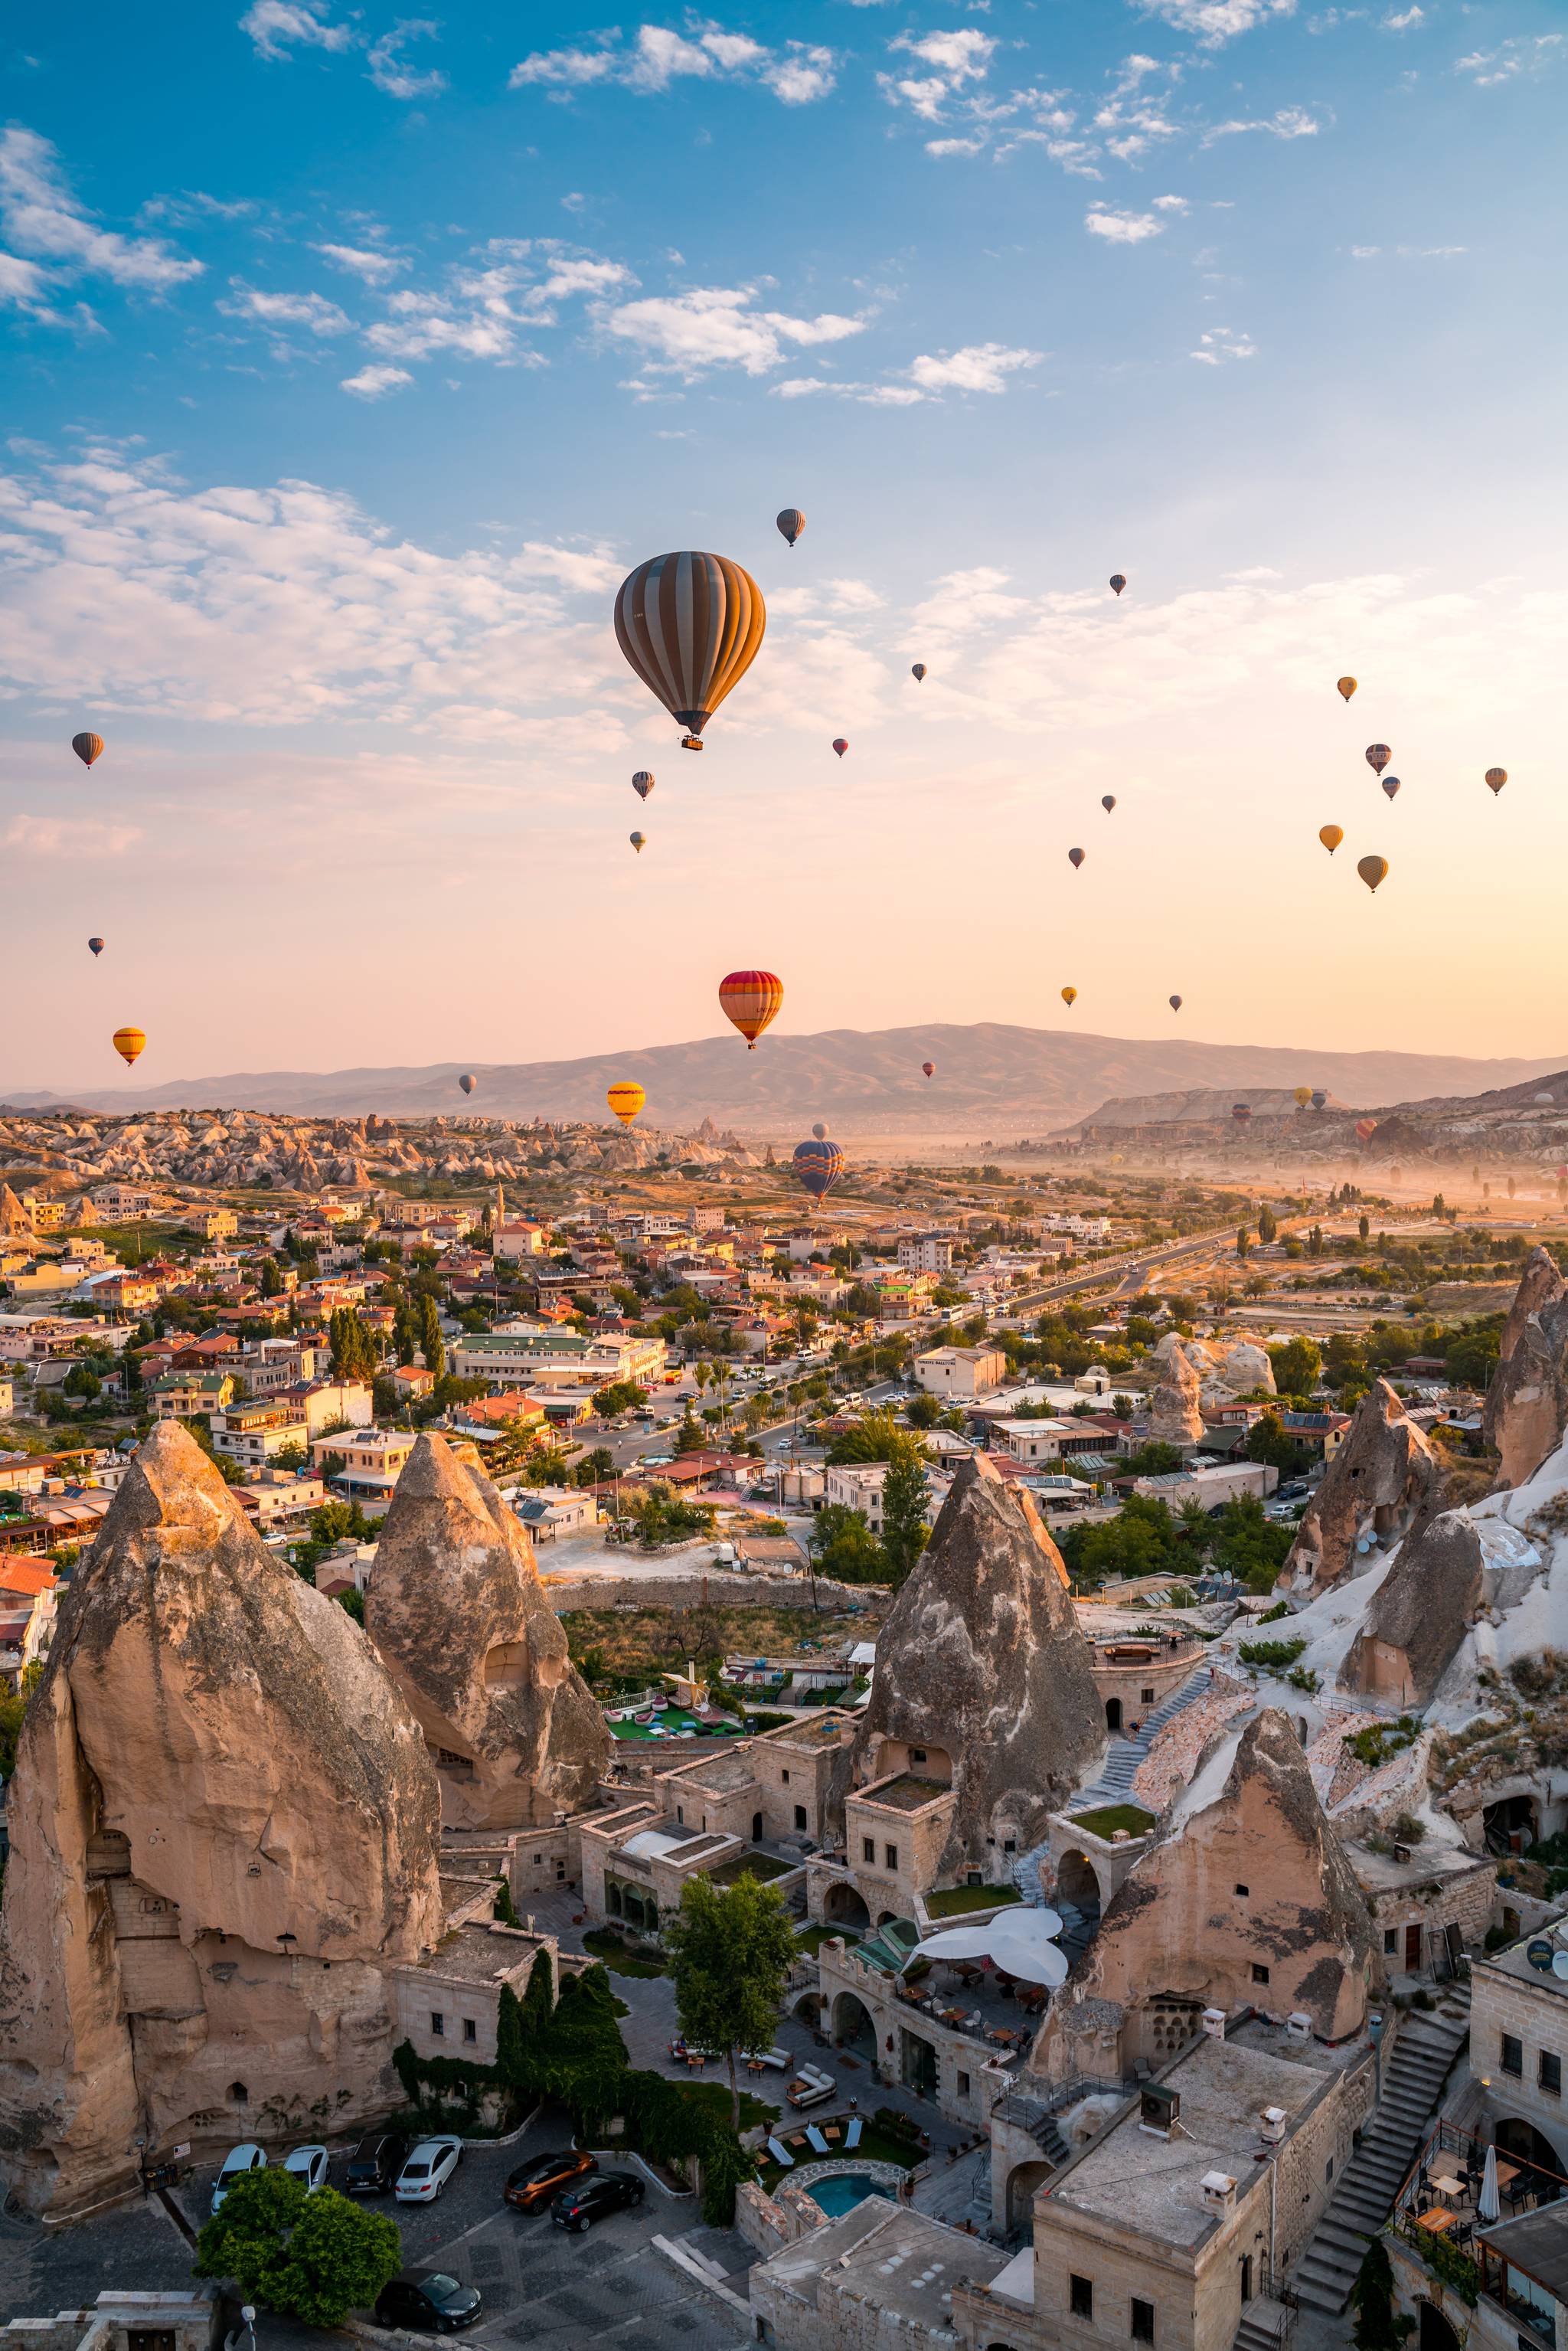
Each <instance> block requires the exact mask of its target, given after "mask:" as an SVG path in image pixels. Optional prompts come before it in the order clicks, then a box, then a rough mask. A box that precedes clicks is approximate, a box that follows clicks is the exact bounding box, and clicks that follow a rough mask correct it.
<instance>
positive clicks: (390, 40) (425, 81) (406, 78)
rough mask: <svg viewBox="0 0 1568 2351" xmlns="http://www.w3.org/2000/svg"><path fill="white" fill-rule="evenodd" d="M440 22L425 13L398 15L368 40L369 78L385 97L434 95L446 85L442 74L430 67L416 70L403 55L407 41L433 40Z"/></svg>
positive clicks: (424, 96) (426, 96)
mask: <svg viewBox="0 0 1568 2351" xmlns="http://www.w3.org/2000/svg"><path fill="white" fill-rule="evenodd" d="M440 29H441V28H440V26H438V25H434V24H432V23H431V21H430V19H429V18H428V17H425V16H404V17H400V18H399V20H398V22H397V23H396V24H395V25H394V26H392V30H391V32H390V33H383V34H382V37H381V38H380V40H379V41H375V42H373V43H372V44H371V52H370V56H369V57H368V59H367V61H366V62H367V63H368V64H369V66H370V69H371V73H370V78H371V81H373V82H374V84H375V86H376V88H377V89H381V90H384V91H385V92H386V94H387V96H388V97H389V98H403V99H413V98H435V97H437V96H438V95H439V94H440V92H441V91H442V90H444V89H445V88H446V76H445V75H444V73H437V72H435V71H434V69H432V70H431V71H430V72H428V73H416V72H415V71H414V70H413V68H411V67H410V66H408V65H407V64H406V63H405V62H404V59H403V55H402V52H403V50H404V49H405V48H406V47H407V46H408V44H409V42H410V41H434V39H436V38H437V37H438V35H439V33H440Z"/></svg>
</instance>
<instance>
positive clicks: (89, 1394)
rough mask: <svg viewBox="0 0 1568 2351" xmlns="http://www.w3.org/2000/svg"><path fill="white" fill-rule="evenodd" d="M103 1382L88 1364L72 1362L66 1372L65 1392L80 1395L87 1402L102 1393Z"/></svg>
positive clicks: (69, 1394)
mask: <svg viewBox="0 0 1568 2351" xmlns="http://www.w3.org/2000/svg"><path fill="white" fill-rule="evenodd" d="M102 1388H103V1382H102V1381H101V1380H100V1379H99V1376H98V1374H97V1373H96V1372H95V1371H94V1370H93V1368H92V1365H91V1364H72V1365H71V1367H70V1370H69V1371H68V1373H67V1374H66V1378H65V1392H66V1394H67V1395H68V1396H80V1397H81V1398H83V1399H84V1401H87V1402H89V1403H90V1401H91V1399H92V1398H93V1397H94V1396H95V1395H100V1394H101V1393H102Z"/></svg>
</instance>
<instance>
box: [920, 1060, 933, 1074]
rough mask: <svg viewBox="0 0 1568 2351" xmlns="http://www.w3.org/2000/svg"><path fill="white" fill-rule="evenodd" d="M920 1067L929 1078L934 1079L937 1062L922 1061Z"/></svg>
mask: <svg viewBox="0 0 1568 2351" xmlns="http://www.w3.org/2000/svg"><path fill="white" fill-rule="evenodd" d="M920 1066H921V1069H922V1070H923V1071H924V1072H925V1075H926V1076H927V1077H928V1078H934V1077H935V1076H936V1062H935V1061H922V1062H921V1064H920Z"/></svg>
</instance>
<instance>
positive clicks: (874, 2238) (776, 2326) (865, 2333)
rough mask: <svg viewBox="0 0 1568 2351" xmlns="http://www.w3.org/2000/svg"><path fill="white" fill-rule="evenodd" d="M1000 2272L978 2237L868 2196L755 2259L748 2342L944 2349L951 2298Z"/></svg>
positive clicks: (848, 2349) (803, 2349)
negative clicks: (752, 2330)
mask: <svg viewBox="0 0 1568 2351" xmlns="http://www.w3.org/2000/svg"><path fill="white" fill-rule="evenodd" d="M1006 2265H1007V2255H1006V2254H1005V2253H1002V2252H998V2251H997V2250H996V2248H995V2247H993V2246H990V2245H988V2244H986V2243H985V2241H983V2240H982V2239H980V2238H977V2237H969V2236H965V2235H963V2234H961V2233H960V2231H957V2230H956V2229H949V2228H946V2227H945V2226H944V2225H943V2223H942V2222H941V2221H940V2220H930V2219H928V2218H927V2217H926V2215H925V2213H924V2212H914V2211H908V2210H904V2209H903V2208H902V2207H901V2206H899V2205H897V2204H893V2203H890V2202H889V2201H888V2200H887V2199H885V2198H884V2197H880V2196H868V2197H867V2198H866V2199H865V2200H864V2201H863V2202H862V2203H860V2204H856V2205H854V2206H853V2207H852V2210H849V2211H848V2212H845V2213H843V2214H841V2217H840V2218H839V2219H838V2220H825V2221H823V2222H822V2224H821V2227H819V2228H815V2229H808V2230H806V2231H803V2233H802V2234H800V2236H798V2237H796V2238H794V2239H793V2240H792V2241H789V2242H788V2243H786V2244H785V2245H784V2246H782V2247H781V2248H780V2250H779V2252H776V2253H774V2254H773V2255H772V2256H771V2257H770V2258H769V2259H768V2260H767V2261H765V2262H758V2264H757V2266H756V2267H755V2268H754V2269H753V2270H752V2271H751V2273H750V2276H749V2279H748V2281H747V2283H748V2286H749V2291H750V2296H751V2315H752V2324H753V2326H754V2328H755V2330H756V2339H757V2341H758V2343H767V2344H772V2345H775V2346H777V2351H952V2346H953V2324H954V2322H953V2312H954V2306H955V2304H956V2298H957V2296H958V2294H959V2293H960V2292H961V2291H962V2290H963V2289H964V2288H965V2287H967V2286H972V2285H983V2284H985V2283H988V2281H990V2280H992V2279H994V2278H996V2277H998V2276H999V2275H1000V2273H1001V2272H1002V2270H1003V2269H1004V2268H1005V2267H1006Z"/></svg>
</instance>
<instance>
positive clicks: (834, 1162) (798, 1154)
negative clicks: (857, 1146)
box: [790, 1135, 844, 1200]
mask: <svg viewBox="0 0 1568 2351" xmlns="http://www.w3.org/2000/svg"><path fill="white" fill-rule="evenodd" d="M790 1164H791V1165H792V1166H793V1168H794V1170H795V1173H796V1175H798V1176H799V1177H800V1181H801V1184H802V1185H803V1186H805V1189H806V1190H807V1191H808V1192H810V1195H811V1197H812V1199H813V1200H823V1199H826V1197H827V1196H828V1194H829V1193H830V1192H831V1190H832V1188H833V1186H834V1185H835V1184H836V1183H837V1182H838V1180H839V1177H840V1176H841V1175H842V1174H843V1172H844V1155H843V1153H842V1152H841V1150H840V1149H839V1146H838V1144H836V1143H830V1142H829V1141H828V1139H827V1137H826V1136H825V1135H814V1136H813V1137H812V1139H811V1141H810V1143H798V1144H796V1145H795V1156H794V1158H793V1160H792V1161H791V1163H790Z"/></svg>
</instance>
